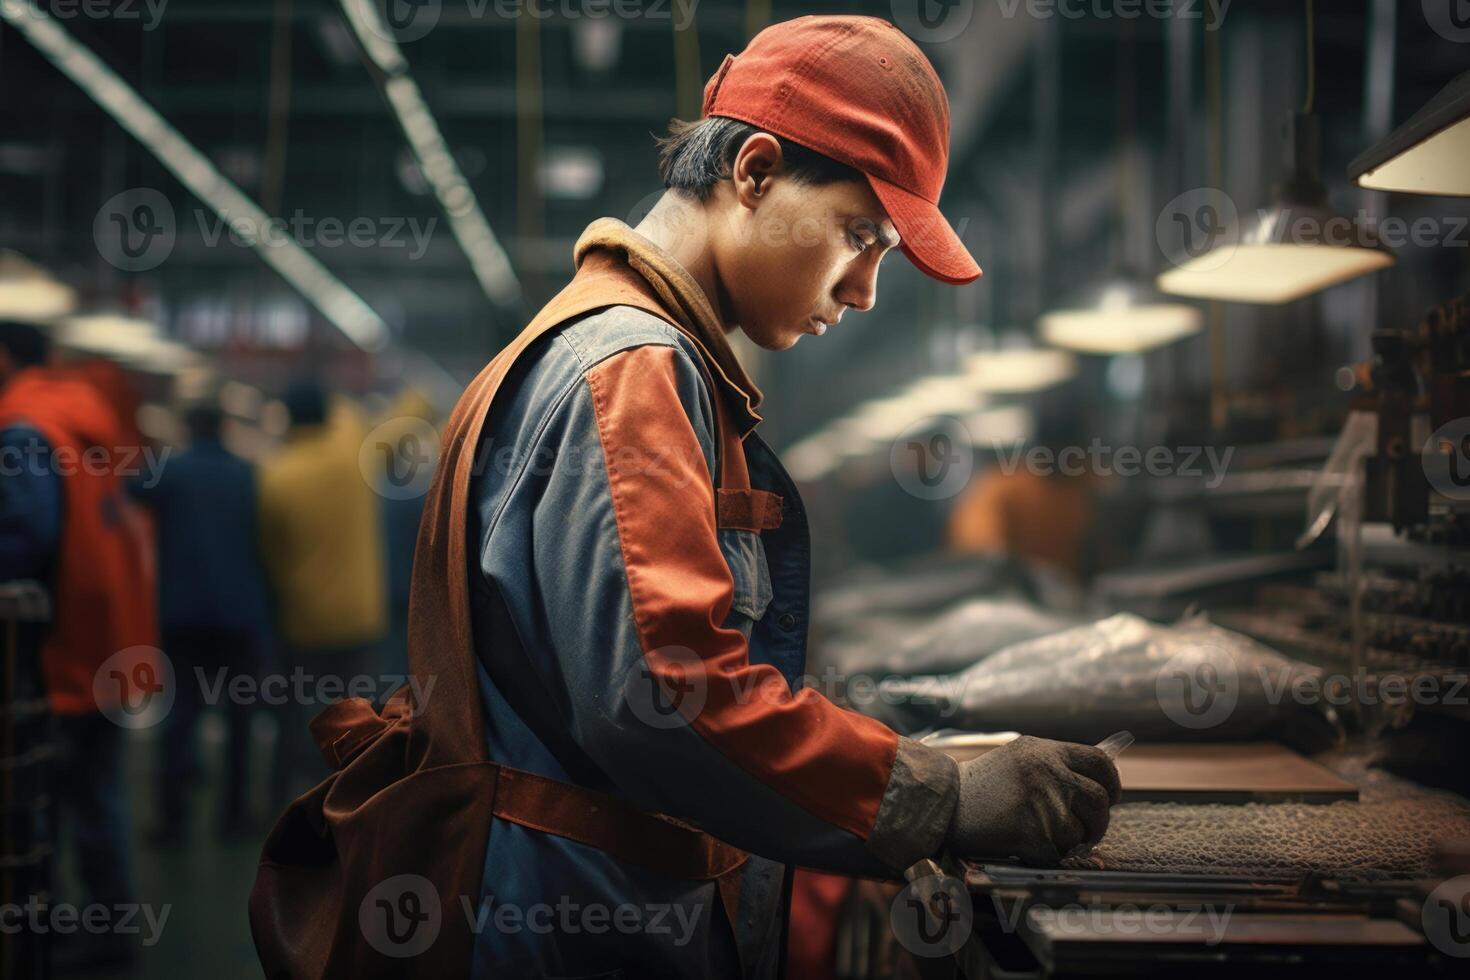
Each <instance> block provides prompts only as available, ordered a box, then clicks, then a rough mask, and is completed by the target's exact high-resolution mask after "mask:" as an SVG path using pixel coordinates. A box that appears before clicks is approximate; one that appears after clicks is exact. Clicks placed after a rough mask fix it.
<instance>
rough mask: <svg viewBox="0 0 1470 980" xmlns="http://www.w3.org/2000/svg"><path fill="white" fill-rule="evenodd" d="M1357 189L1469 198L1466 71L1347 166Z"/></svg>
mask: <svg viewBox="0 0 1470 980" xmlns="http://www.w3.org/2000/svg"><path fill="white" fill-rule="evenodd" d="M1348 177H1349V178H1350V179H1352V180H1353V181H1355V182H1356V183H1357V185H1358V186H1359V187H1366V188H1368V189H1370V190H1378V191H1403V192H1405V193H1409V194H1444V195H1449V196H1453V197H1465V196H1470V71H1467V72H1465V73H1464V74H1462V75H1460V76H1459V77H1457V78H1456V79H1455V80H1454V81H1452V82H1450V83H1449V84H1448V85H1446V86H1445V87H1444V88H1443V89H1441V90H1440V92H1439V94H1438V95H1436V96H1435V97H1434V98H1432V99H1430V100H1429V101H1428V102H1427V103H1425V105H1424V108H1422V109H1420V110H1419V111H1418V112H1416V113H1414V114H1413V115H1412V116H1410V117H1409V120H1408V122H1406V123H1404V124H1403V125H1402V126H1400V127H1399V128H1398V129H1395V130H1394V131H1393V132H1391V133H1389V134H1388V135H1387V136H1385V137H1384V138H1383V139H1381V140H1379V141H1378V142H1377V143H1375V144H1373V145H1372V146H1371V147H1369V148H1368V149H1367V150H1366V151H1364V152H1363V153H1362V154H1361V155H1359V156H1358V158H1357V159H1356V160H1354V161H1353V162H1352V163H1350V164H1349V165H1348Z"/></svg>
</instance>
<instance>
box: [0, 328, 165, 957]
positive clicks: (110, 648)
mask: <svg viewBox="0 0 1470 980" xmlns="http://www.w3.org/2000/svg"><path fill="white" fill-rule="evenodd" d="M50 354H51V345H50V338H49V337H48V335H47V334H46V333H45V332H44V331H43V330H42V329H41V328H39V327H37V326H35V325H32V324H26V323H16V322H0V467H3V475H4V479H3V480H0V488H3V489H0V578H3V579H13V578H34V579H38V580H41V581H42V582H45V583H46V584H47V585H48V586H49V587H50V589H51V592H52V596H53V600H54V607H53V608H54V618H53V622H52V624H51V626H50V629H49V632H48V634H47V636H46V639H45V640H44V642H43V646H42V652H41V675H42V682H43V685H44V687H45V690H46V696H47V700H48V702H49V705H50V708H51V711H52V713H53V714H54V715H55V720H56V728H57V734H58V740H59V742H60V746H61V758H60V761H59V764H58V766H57V768H56V770H55V781H54V788H55V791H56V794H57V797H58V801H59V803H60V810H61V819H62V821H63V823H64V824H65V825H67V826H69V828H70V831H71V834H72V836H73V838H74V839H75V841H76V845H77V851H78V858H79V865H80V871H81V876H82V880H83V883H84V885H85V887H86V889H87V891H88V893H89V894H88V901H89V902H93V903H98V904H103V905H106V906H108V907H114V906H116V905H118V904H119V903H125V902H130V901H131V900H132V898H133V879H132V872H131V868H130V860H129V854H128V846H127V841H128V797H127V789H126V784H125V783H124V781H123V778H122V769H123V765H122V758H121V755H122V738H121V736H122V731H123V727H124V726H128V727H138V726H140V725H141V724H145V723H147V722H146V719H147V718H148V717H149V716H148V715H147V712H148V710H149V709H150V708H154V707H158V706H159V705H160V704H161V703H162V702H156V701H155V699H156V698H157V697H158V696H159V695H165V696H166V695H168V694H171V692H170V691H169V690H168V685H169V683H170V682H169V681H167V680H165V679H164V675H163V673H162V672H161V668H160V665H159V664H158V663H157V662H156V660H155V659H154V658H155V654H156V651H155V650H154V649H153V645H154V643H155V642H156V636H155V627H154V616H153V602H152V595H151V591H150V590H151V583H150V582H149V581H148V578H147V576H145V575H143V574H140V572H141V571H142V568H143V567H144V566H143V563H142V562H141V560H140V555H141V549H140V542H139V541H138V539H137V537H136V536H135V529H136V526H135V525H133V524H130V522H129V518H128V511H129V509H130V506H131V505H130V504H129V502H128V500H127V497H126V496H125V494H124V486H123V479H122V478H123V476H125V475H127V474H128V473H131V472H132V470H133V468H135V467H139V466H140V463H139V460H140V458H142V454H141V452H140V451H139V450H140V448H141V447H138V446H136V445H130V444H129V443H128V441H127V438H126V434H125V432H124V430H123V428H122V426H121V425H120V424H119V422H118V419H117V416H116V414H115V413H114V412H113V411H112V409H111V408H110V407H109V406H108V405H107V404H106V402H105V401H104V399H103V398H102V397H101V396H100V395H99V394H98V393H97V391H96V390H95V389H94V388H93V387H92V386H91V385H89V384H87V383H86V382H85V381H82V380H80V379H79V378H77V377H76V376H75V375H73V374H71V373H69V372H65V371H62V370H58V369H56V368H53V367H52V366H50V359H51V358H50ZM149 458H153V457H149ZM154 460H155V462H156V458H154ZM73 938H74V939H75V940H76V941H75V942H73V943H68V944H67V949H66V950H65V952H66V953H67V954H68V957H69V958H70V959H72V960H74V961H83V962H88V963H96V962H102V961H117V960H123V959H128V958H130V957H131V956H132V955H133V953H134V952H135V951H134V950H133V948H132V946H131V945H130V939H131V937H129V936H125V935H120V934H118V933H108V934H106V935H95V934H91V933H82V934H78V936H76V937H73Z"/></svg>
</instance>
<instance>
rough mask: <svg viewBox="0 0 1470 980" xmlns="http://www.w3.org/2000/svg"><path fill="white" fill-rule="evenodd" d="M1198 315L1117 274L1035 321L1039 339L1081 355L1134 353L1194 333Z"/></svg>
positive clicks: (1197, 324)
mask: <svg viewBox="0 0 1470 980" xmlns="http://www.w3.org/2000/svg"><path fill="white" fill-rule="evenodd" d="M1202 319H1203V318H1202V317H1201V316H1200V312H1199V310H1198V309H1196V308H1195V307H1193V306H1190V305H1189V304H1187V303H1171V302H1167V301H1165V300H1164V299H1163V298H1162V297H1160V296H1159V295H1158V293H1157V292H1156V291H1155V290H1154V289H1153V287H1152V286H1150V285H1149V284H1148V283H1146V282H1143V281H1141V280H1139V279H1137V278H1135V277H1132V276H1121V277H1119V278H1117V279H1113V280H1110V281H1109V282H1107V283H1105V284H1104V285H1103V286H1102V288H1101V289H1099V290H1097V291H1096V294H1095V295H1093V296H1091V297H1088V298H1087V299H1086V300H1085V301H1084V302H1082V303H1079V304H1078V305H1077V306H1074V307H1069V308H1065V309H1059V310H1053V311H1051V312H1050V313H1047V314H1045V315H1043V316H1042V317H1041V319H1040V320H1038V321H1037V326H1038V327H1039V329H1040V331H1041V339H1042V340H1044V341H1046V342H1047V343H1048V344H1051V345H1052V346H1053V347H1062V348H1066V349H1067V350H1073V351H1078V352H1080V353H1084V354H1136V353H1140V352H1142V351H1148V350H1153V349H1154V348H1155V347H1162V346H1164V345H1165V344H1171V343H1173V342H1174V341H1176V340H1179V339H1181V338H1183V337H1188V336H1190V335H1191V334H1194V333H1198V332H1199V329H1200V326H1201V323H1202Z"/></svg>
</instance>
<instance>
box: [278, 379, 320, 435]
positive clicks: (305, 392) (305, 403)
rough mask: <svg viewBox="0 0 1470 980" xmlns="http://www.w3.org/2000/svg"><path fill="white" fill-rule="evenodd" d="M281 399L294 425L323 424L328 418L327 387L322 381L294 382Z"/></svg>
mask: <svg viewBox="0 0 1470 980" xmlns="http://www.w3.org/2000/svg"><path fill="white" fill-rule="evenodd" d="M281 401H282V402H284V403H285V405H286V412H287V414H289V415H290V416H291V424H292V425H293V426H296V425H321V424H322V423H323V422H325V421H326V420H327V389H326V388H325V387H323V386H322V383H321V382H320V381H316V380H310V379H308V380H305V381H296V382H293V383H292V384H291V386H290V387H289V388H287V389H286V393H285V395H283V396H282V398H281Z"/></svg>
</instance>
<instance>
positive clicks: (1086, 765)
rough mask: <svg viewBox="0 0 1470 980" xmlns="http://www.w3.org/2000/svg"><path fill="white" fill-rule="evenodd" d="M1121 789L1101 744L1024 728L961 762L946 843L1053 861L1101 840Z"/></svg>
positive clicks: (968, 852)
mask: <svg viewBox="0 0 1470 980" xmlns="http://www.w3.org/2000/svg"><path fill="white" fill-rule="evenodd" d="M1121 793H1122V787H1121V786H1120V785H1119V783H1118V770H1117V769H1116V768H1115V767H1114V766H1113V760H1111V759H1109V758H1108V757H1107V755H1105V754H1104V753H1103V752H1102V751H1101V750H1100V749H1096V748H1093V747H1092V746H1090V745H1077V744H1073V743H1071V742H1054V741H1052V740H1050V739H1045V738H1032V737H1031V736H1029V735H1022V736H1021V737H1020V738H1018V739H1016V740H1015V741H1013V742H1010V743H1008V744H1006V745H1002V746H1000V747H999V748H996V749H991V750H990V751H989V752H987V753H986V754H985V755H982V756H980V757H979V758H977V759H971V760H970V761H968V762H964V763H961V764H960V796H959V801H958V803H957V804H956V805H955V811H954V816H953V817H952V818H951V820H950V824H949V836H948V838H947V843H948V845H949V848H950V850H951V851H953V852H954V854H955V856H957V857H967V858H1017V859H1019V860H1020V861H1021V862H1022V863H1025V864H1031V865H1055V864H1056V863H1057V862H1058V861H1060V860H1061V859H1062V857H1063V856H1065V855H1066V854H1067V852H1069V851H1071V850H1072V849H1073V848H1074V847H1076V846H1077V845H1079V844H1082V843H1087V844H1095V843H1097V842H1098V841H1099V840H1101V839H1102V835H1103V833H1104V832H1105V831H1106V830H1107V829H1108V815H1109V810H1108V808H1109V807H1110V806H1112V804H1114V803H1117V802H1118V797H1119V795H1120V794H1121Z"/></svg>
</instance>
